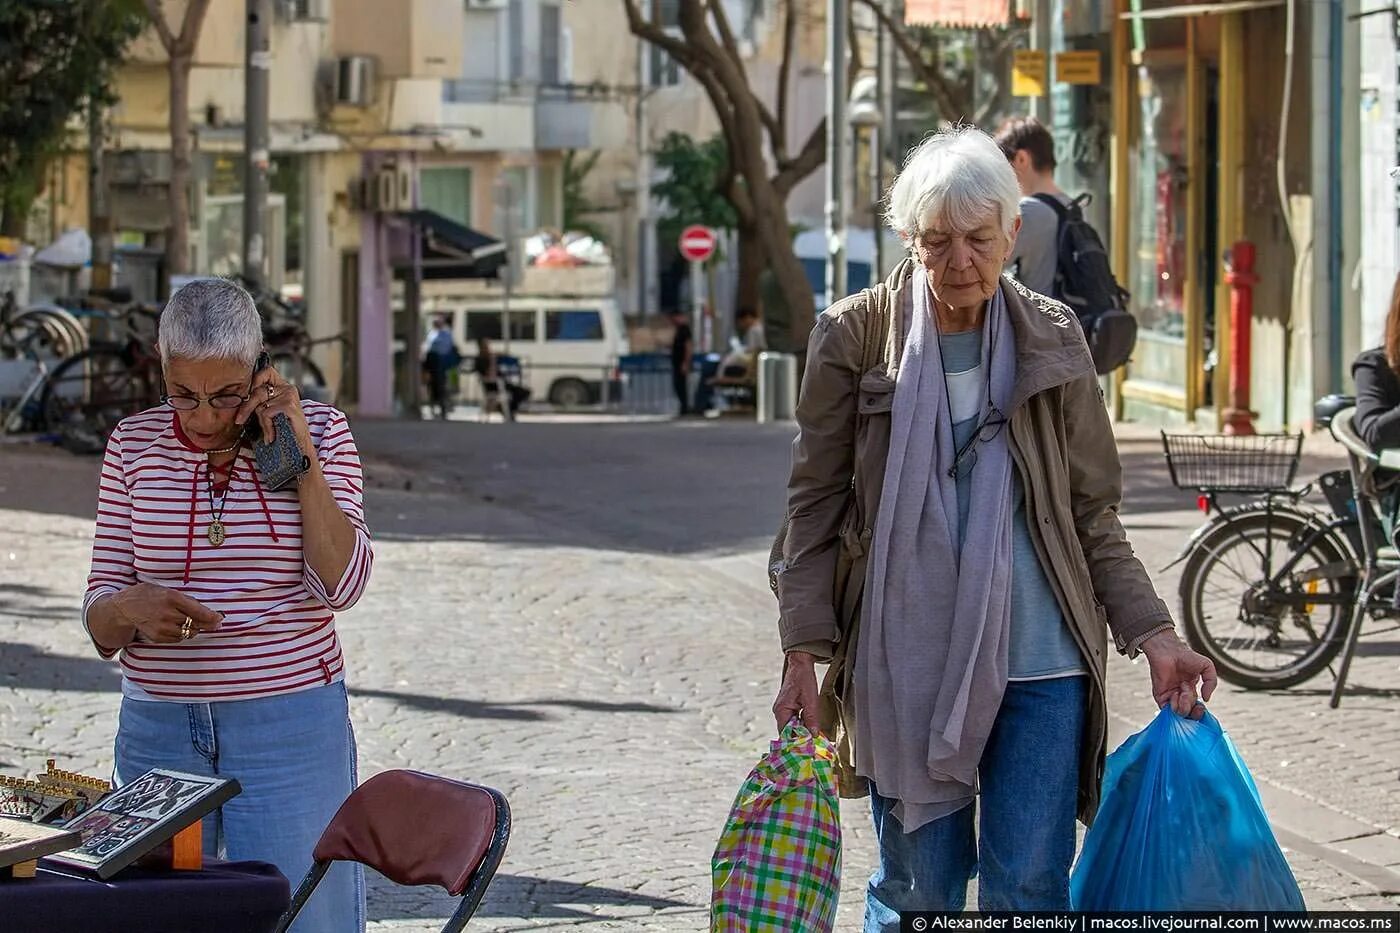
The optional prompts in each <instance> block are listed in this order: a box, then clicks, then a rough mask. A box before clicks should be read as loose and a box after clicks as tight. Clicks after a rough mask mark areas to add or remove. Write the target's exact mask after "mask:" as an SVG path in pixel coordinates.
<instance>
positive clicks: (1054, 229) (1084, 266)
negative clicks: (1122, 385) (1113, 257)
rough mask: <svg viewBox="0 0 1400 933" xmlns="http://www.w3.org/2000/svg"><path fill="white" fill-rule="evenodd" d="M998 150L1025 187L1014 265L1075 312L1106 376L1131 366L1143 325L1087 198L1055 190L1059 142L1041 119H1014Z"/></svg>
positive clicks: (1024, 279) (1022, 278) (1028, 281)
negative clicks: (1090, 217) (1089, 216)
mask: <svg viewBox="0 0 1400 933" xmlns="http://www.w3.org/2000/svg"><path fill="white" fill-rule="evenodd" d="M996 141H997V145H999V146H1001V151H1002V153H1003V154H1005V156H1006V160H1007V161H1008V162H1010V163H1011V167H1012V169H1013V170H1014V171H1015V172H1016V180H1017V182H1018V183H1019V184H1020V186H1021V195H1022V197H1021V204H1020V207H1021V232H1020V234H1019V235H1018V236H1017V237H1016V245H1015V248H1014V249H1013V250H1012V252H1011V255H1010V256H1009V257H1008V258H1007V262H1006V266H1007V269H1008V271H1010V272H1011V273H1012V274H1013V275H1014V276H1015V277H1016V279H1017V280H1018V281H1019V282H1020V283H1021V284H1022V285H1024V286H1026V287H1027V288H1029V289H1030V290H1031V291H1034V292H1039V293H1041V294H1042V295H1049V296H1050V297H1051V298H1054V299H1056V300H1058V301H1062V302H1064V303H1065V304H1066V305H1068V306H1069V308H1070V310H1072V311H1073V312H1074V313H1075V314H1076V315H1077V316H1078V317H1079V323H1080V324H1081V325H1083V327H1084V338H1085V340H1086V341H1087V342H1088V344H1089V353H1090V355H1091V356H1092V357H1093V358H1094V368H1095V369H1096V370H1097V371H1098V372H1099V374H1100V375H1104V374H1106V373H1111V372H1113V371H1114V370H1115V369H1117V368H1118V367H1120V366H1122V365H1124V364H1125V363H1127V362H1128V360H1129V358H1130V357H1131V355H1132V352H1133V346H1134V344H1136V342H1137V321H1136V320H1134V318H1133V316H1132V314H1131V313H1130V312H1129V311H1128V293H1127V292H1125V291H1124V290H1123V289H1122V288H1120V287H1119V286H1118V282H1117V281H1116V280H1115V279H1114V277H1113V269H1112V267H1111V265H1110V263H1109V260H1108V251H1107V250H1105V249H1104V246H1103V240H1102V239H1100V237H1099V234H1098V231H1096V230H1095V229H1094V228H1093V226H1092V225H1090V223H1089V222H1088V221H1087V220H1085V219H1084V211H1083V206H1084V205H1085V204H1087V203H1088V201H1089V196H1088V195H1087V194H1083V195H1080V196H1079V197H1077V198H1071V197H1070V196H1069V195H1067V194H1065V192H1064V191H1062V190H1060V188H1059V186H1058V185H1056V184H1055V164H1056V163H1055V139H1054V137H1053V136H1051V135H1050V131H1049V130H1048V129H1046V128H1045V126H1044V124H1042V123H1041V122H1040V121H1039V120H1037V119H1036V118H1035V117H1014V118H1012V119H1010V120H1007V121H1006V122H1005V123H1004V124H1002V127H1001V129H1000V130H998V131H997V134H996Z"/></svg>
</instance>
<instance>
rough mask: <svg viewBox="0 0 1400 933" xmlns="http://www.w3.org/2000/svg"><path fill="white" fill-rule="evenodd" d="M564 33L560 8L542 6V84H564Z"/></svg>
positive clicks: (551, 5)
mask: <svg viewBox="0 0 1400 933" xmlns="http://www.w3.org/2000/svg"><path fill="white" fill-rule="evenodd" d="M562 32H563V28H562V24H561V17H560V14H559V6H558V4H554V3H545V4H542V5H541V6H540V84H543V85H546V86H557V85H559V84H562V83H563V77H562V75H563V69H562V67H561V65H562V58H561V48H560V45H561V42H560V39H561V34H562Z"/></svg>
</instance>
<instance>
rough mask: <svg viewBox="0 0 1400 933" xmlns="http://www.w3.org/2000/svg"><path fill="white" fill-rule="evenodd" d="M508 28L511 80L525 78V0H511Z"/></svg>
mask: <svg viewBox="0 0 1400 933" xmlns="http://www.w3.org/2000/svg"><path fill="white" fill-rule="evenodd" d="M507 19H508V21H509V23H508V26H507V28H508V29H509V30H510V35H509V37H508V38H509V46H510V80H512V81H521V80H523V79H524V78H525V0H510V8H509V10H508V14H507Z"/></svg>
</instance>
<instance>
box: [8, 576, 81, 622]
mask: <svg viewBox="0 0 1400 933" xmlns="http://www.w3.org/2000/svg"><path fill="white" fill-rule="evenodd" d="M76 603H77V600H76V599H75V598H74V597H73V594H71V593H62V592H59V591H58V590H54V589H51V588H49V587H46V586H32V585H30V584H27V583H0V616H8V617H10V618H15V619H31V620H34V621H39V622H52V621H58V620H72V619H75V618H77V612H78V610H77V606H76Z"/></svg>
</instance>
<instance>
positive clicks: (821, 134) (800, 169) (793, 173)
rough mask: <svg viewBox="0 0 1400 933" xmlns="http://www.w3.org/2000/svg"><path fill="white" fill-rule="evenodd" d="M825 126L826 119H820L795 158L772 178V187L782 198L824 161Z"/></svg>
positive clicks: (782, 166) (780, 167) (779, 168)
mask: <svg viewBox="0 0 1400 933" xmlns="http://www.w3.org/2000/svg"><path fill="white" fill-rule="evenodd" d="M826 126H827V118H826V117H822V119H821V122H819V123H818V124H817V125H816V126H814V127H813V128H812V132H811V134H810V135H809V136H808V137H807V141H806V142H805V143H803V144H802V151H801V152H799V153H798V154H797V156H796V158H793V159H790V160H789V161H788V162H786V163H784V164H783V165H780V166H779V167H778V174H777V175H776V176H775V177H774V178H773V187H774V188H777V189H778V191H780V192H781V193H782V194H783V195H784V196H786V195H787V194H788V192H790V191H792V189H793V188H795V187H797V183H798V182H800V181H802V179H804V178H806V177H807V176H808V175H810V174H812V173H813V172H815V171H816V170H817V169H818V168H820V167H821V165H822V163H824V162H825V161H826Z"/></svg>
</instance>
